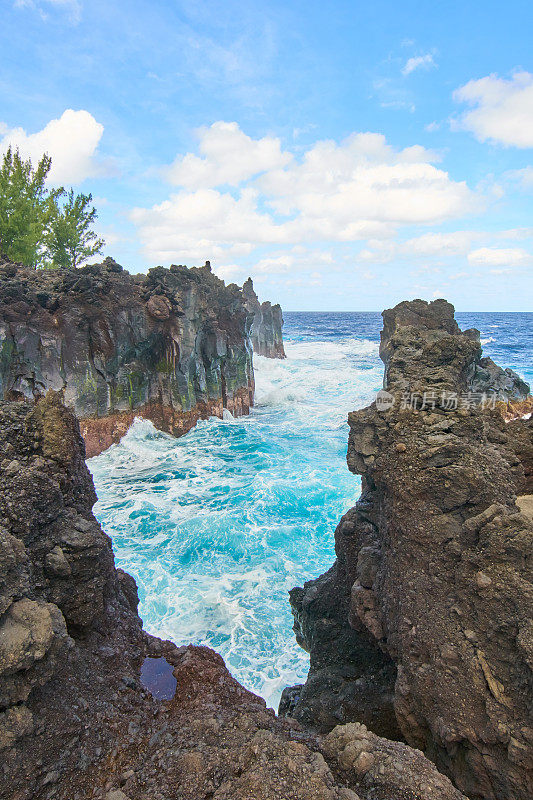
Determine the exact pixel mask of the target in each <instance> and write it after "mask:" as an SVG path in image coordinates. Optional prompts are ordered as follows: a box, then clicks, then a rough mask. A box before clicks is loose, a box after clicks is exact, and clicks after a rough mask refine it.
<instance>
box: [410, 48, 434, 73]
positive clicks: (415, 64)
mask: <svg viewBox="0 0 533 800" xmlns="http://www.w3.org/2000/svg"><path fill="white" fill-rule="evenodd" d="M436 66H437V65H436V64H435V62H434V60H433V56H432V55H431V53H426V54H425V55H423V56H414V57H413V58H409V59H408V60H407V61H406V63H405V66H404V68H403V69H402V75H410V74H411V72H414V71H415V69H430V68H431V67H436Z"/></svg>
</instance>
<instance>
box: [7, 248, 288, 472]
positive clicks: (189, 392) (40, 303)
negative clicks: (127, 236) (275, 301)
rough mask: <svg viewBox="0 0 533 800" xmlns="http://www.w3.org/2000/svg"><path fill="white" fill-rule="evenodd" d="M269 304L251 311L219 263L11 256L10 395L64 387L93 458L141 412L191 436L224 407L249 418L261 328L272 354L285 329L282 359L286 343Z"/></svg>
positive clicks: (262, 338)
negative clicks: (133, 271) (74, 263)
mask: <svg viewBox="0 0 533 800" xmlns="http://www.w3.org/2000/svg"><path fill="white" fill-rule="evenodd" d="M264 306H265V304H263V306H260V305H259V303H257V308H256V307H255V306H254V307H253V308H252V307H250V306H249V295H246V299H245V298H244V295H243V292H242V291H241V290H240V289H239V288H238V287H237V286H235V285H234V284H232V285H230V286H225V285H224V283H223V282H222V281H221V280H219V279H218V278H217V277H216V276H215V275H213V274H212V272H211V269H210V266H209V264H208V263H207V264H206V266H205V267H202V268H199V269H187V268H186V267H183V266H175V265H174V266H172V267H171V268H170V269H164V268H163V267H156V268H155V269H151V270H149V272H148V274H147V275H130V274H129V273H127V272H126V271H124V270H123V269H122V267H120V266H119V265H118V264H116V263H115V262H114V261H113V260H112V259H109V258H108V259H106V260H105V261H104V263H103V264H95V265H91V266H86V267H82V268H81V269H78V270H42V271H39V272H35V271H33V270H28V269H24V268H22V267H20V266H18V265H15V264H12V263H10V262H5V261H4V262H2V263H1V264H0V397H3V398H10V397H17V396H26V397H35V396H37V395H39V394H42V393H43V392H45V391H47V390H48V389H53V390H55V391H59V390H63V391H64V398H65V402H66V403H67V405H69V407H71V408H72V409H73V410H74V412H75V413H76V415H77V416H78V418H79V419H80V422H81V426H82V433H83V436H84V438H85V442H86V446H87V454H88V456H93V455H96V454H97V453H99V452H101V451H102V450H104V449H105V448H106V447H109V445H110V444H112V443H113V442H115V441H118V439H120V437H121V436H122V435H123V434H124V432H125V431H126V430H127V429H128V427H129V426H130V424H131V422H132V421H133V419H134V418H135V416H142V417H145V418H146V419H150V420H151V421H152V422H153V423H154V424H155V425H156V427H158V428H160V429H161V430H164V431H167V432H169V433H172V434H174V435H180V434H182V433H185V432H186V431H188V430H189V429H190V428H191V427H192V426H193V425H194V424H195V423H196V421H197V420H198V419H199V418H207V417H209V416H211V415H216V416H219V417H221V416H222V414H223V410H224V409H228V410H229V411H231V413H232V414H233V415H234V416H240V415H242V414H247V413H248V412H249V409H250V407H251V405H252V404H253V396H254V376H253V365H252V345H251V341H250V329H252V330H256V329H257V331H259V332H260V336H259V333H258V336H259V339H258V343H259V342H260V341H261V342H262V344H261V352H263V354H266V355H271V354H272V353H271V352H270V351H268V352H267V350H268V348H267V347H266V342H267V340H269V341H270V340H272V341H274V339H276V337H277V336H278V334H279V337H280V338H279V341H278V340H277V339H276V341H277V348H278V349H277V350H276V355H277V354H278V351H279V347H281V350H283V343H282V341H281V327H280V326H279V325H278V323H277V322H276V321H275V320H274V318H272V319H270V320H267V319H266V316H265V315H266V311H265V310H264ZM269 307H270V306H269ZM265 308H266V307H265ZM274 308H275V307H274ZM278 308H279V307H278ZM279 316H280V318H281V311H280V313H279ZM254 326H255V327H254ZM269 326H270V328H269ZM269 331H270V332H269ZM274 331H275V333H274ZM269 336H270V339H268V337H269ZM265 348H266V349H265Z"/></svg>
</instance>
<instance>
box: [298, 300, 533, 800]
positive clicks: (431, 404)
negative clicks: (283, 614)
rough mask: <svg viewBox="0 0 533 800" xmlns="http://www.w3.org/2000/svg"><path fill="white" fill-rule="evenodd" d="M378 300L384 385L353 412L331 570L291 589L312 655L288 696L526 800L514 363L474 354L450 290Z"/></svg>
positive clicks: (528, 593) (521, 449) (500, 793)
mask: <svg viewBox="0 0 533 800" xmlns="http://www.w3.org/2000/svg"><path fill="white" fill-rule="evenodd" d="M383 316H384V329H383V333H382V340H381V348H380V353H381V356H382V359H383V361H384V363H385V382H384V385H385V387H386V389H387V392H386V393H385V394H382V395H381V397H378V400H377V401H376V403H373V404H372V405H371V406H369V407H368V408H365V409H363V410H361V411H357V412H355V413H352V414H350V416H349V425H350V436H349V444H348V466H349V468H350V469H351V470H352V471H353V472H355V473H358V474H360V475H362V494H361V499H360V500H359V502H358V503H357V505H356V506H355V508H353V509H352V510H351V511H349V512H348V513H347V514H346V515H345V516H344V517H343V519H342V520H341V522H340V523H339V526H338V528H337V530H336V532H335V544H336V553H337V561H336V563H335V565H334V567H333V568H332V570H330V572H329V573H327V574H326V575H324V576H322V577H321V578H319V579H318V581H312V582H310V583H307V584H306V585H305V586H304V587H303V589H301V588H298V589H294V590H293V591H292V592H291V603H292V606H293V611H294V616H295V631H296V635H297V639H298V641H299V642H300V643H301V644H302V645H303V646H305V647H306V648H307V649H308V650H309V651H310V653H311V671H310V675H309V679H308V681H307V683H306V685H305V686H303V687H292V688H291V689H290V690H286V692H285V695H284V698H283V700H282V710H283V711H284V712H285V713H290V714H291V715H293V716H295V717H296V718H298V719H301V720H303V721H304V722H305V723H306V724H308V725H311V726H314V727H315V729H322V730H325V729H326V730H327V729H328V728H329V727H332V725H334V724H335V723H337V722H339V721H343V722H345V721H349V720H363V721H365V722H366V723H367V724H368V725H369V726H370V727H372V728H374V729H375V730H377V731H378V732H385V733H388V734H389V735H391V736H397V735H398V729H399V734H400V735H401V736H402V737H403V738H404V739H405V741H406V742H408V743H409V744H410V745H412V746H415V747H417V748H420V749H421V750H423V751H424V752H425V754H426V755H427V756H428V757H429V758H430V759H431V760H433V761H434V762H435V763H436V764H437V766H438V767H439V769H440V770H441V771H443V772H445V773H446V774H448V775H449V776H451V777H452V779H453V780H454V782H455V784H456V785H457V786H458V787H459V789H460V790H461V791H463V792H464V793H465V794H466V795H468V796H469V797H471V798H479V799H480V800H481V798H483V799H484V800H494V798H497V799H498V800H526V798H530V797H532V796H533V786H532V784H531V776H532V772H531V769H532V767H533V726H532V723H531V702H532V699H533V672H532V669H533V627H532V622H531V619H532V616H533V585H532V583H531V580H532V577H533V576H532V571H531V570H532V565H531V553H532V551H533V521H532V518H531V514H532V509H531V503H530V498H529V497H528V492H530V491H531V454H532V438H531V435H532V427H531V421H530V420H529V421H528V420H516V421H515V422H513V423H510V424H506V423H505V422H504V421H503V418H502V416H501V414H500V413H499V411H498V408H496V409H494V410H493V409H492V398H491V395H490V390H491V388H494V387H493V385H491V384H494V378H495V377H496V379H497V380H496V387H495V388H497V389H498V391H499V390H501V388H502V383H504V382H505V381H507V380H510V381H511V382H512V383H513V385H514V386H515V387H516V380H515V378H517V376H515V377H513V375H514V374H513V375H509V374H508V373H504V374H503V375H502V372H503V371H501V370H499V368H497V367H496V366H495V365H493V366H490V365H487V363H486V362H485V363H484V362H483V361H482V360H481V348H480V344H479V333H478V332H477V331H465V332H461V331H460V330H459V328H458V326H457V324H456V322H455V320H454V315H453V307H452V306H451V305H449V304H448V303H446V302H445V301H435V302H434V303H430V304H427V303H424V302H422V301H413V302H411V303H401V304H400V305H399V306H396V308H394V309H392V310H389V311H386V312H384V315H383ZM487 367H489V368H487ZM487 376H488V377H487ZM522 389H524V391H525V389H527V387H525V388H524V387H522ZM480 391H482V392H484V393H485V397H483V396H479V392H480ZM513 391H514V390H513ZM519 393H520V392H519ZM517 496H518V501H517ZM522 511H524V512H525V513H522ZM369 697H370V698H372V701H371V703H370V702H369Z"/></svg>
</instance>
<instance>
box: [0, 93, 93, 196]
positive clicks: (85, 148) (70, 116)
mask: <svg viewBox="0 0 533 800" xmlns="http://www.w3.org/2000/svg"><path fill="white" fill-rule="evenodd" d="M103 132H104V126H103V125H101V124H100V123H99V122H97V121H96V120H95V118H94V117H93V116H92V114H89V112H88V111H73V110H72V109H71V108H69V109H67V110H66V111H64V112H63V114H62V115H61V117H60V118H59V119H53V120H51V121H50V122H49V123H48V124H47V125H45V127H44V128H43V129H42V130H40V131H38V132H37V133H27V132H26V131H25V130H24V128H8V126H7V125H6V124H5V123H0V153H4V152H5V151H6V150H7V148H8V147H9V146H10V145H11V147H13V148H17V147H18V148H19V150H20V153H21V155H22V156H24V158H28V157H29V158H31V159H32V162H33V163H34V164H36V163H37V162H38V161H39V159H40V158H41V156H42V155H43V154H44V153H48V155H49V156H51V158H52V168H51V170H50V173H49V175H48V180H49V181H50V182H51V183H55V184H58V183H68V184H71V183H81V182H82V181H83V180H84V179H85V178H88V177H91V176H94V175H97V174H101V173H102V165H101V164H100V163H99V162H98V158H97V149H98V145H99V143H100V139H101V138H102V134H103Z"/></svg>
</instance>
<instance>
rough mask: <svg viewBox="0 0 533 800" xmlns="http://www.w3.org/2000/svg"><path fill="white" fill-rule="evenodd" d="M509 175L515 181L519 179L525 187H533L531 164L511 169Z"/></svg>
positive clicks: (532, 168)
mask: <svg viewBox="0 0 533 800" xmlns="http://www.w3.org/2000/svg"><path fill="white" fill-rule="evenodd" d="M507 177H508V178H510V179H511V180H513V181H518V183H519V184H520V185H521V186H522V187H523V188H524V189H533V167H531V166H528V167H524V168H523V169H513V170H510V172H508V173H507Z"/></svg>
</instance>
